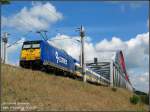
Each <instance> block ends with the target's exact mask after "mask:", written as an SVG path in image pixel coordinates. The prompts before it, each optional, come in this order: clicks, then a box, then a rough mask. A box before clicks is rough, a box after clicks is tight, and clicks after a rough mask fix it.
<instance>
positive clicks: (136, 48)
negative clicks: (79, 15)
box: [96, 32, 149, 68]
mask: <svg viewBox="0 0 150 112" xmlns="http://www.w3.org/2000/svg"><path fill="white" fill-rule="evenodd" d="M96 49H97V50H101V49H102V50H122V51H123V52H124V55H125V60H126V63H127V66H128V67H129V68H132V67H142V66H143V67H145V66H144V65H145V64H147V62H148V56H149V32H148V33H144V34H139V35H137V36H136V37H135V38H132V39H130V40H128V41H122V40H121V39H120V38H118V37H113V38H112V40H110V41H108V40H107V39H104V40H102V41H101V42H99V43H97V44H96Z"/></svg>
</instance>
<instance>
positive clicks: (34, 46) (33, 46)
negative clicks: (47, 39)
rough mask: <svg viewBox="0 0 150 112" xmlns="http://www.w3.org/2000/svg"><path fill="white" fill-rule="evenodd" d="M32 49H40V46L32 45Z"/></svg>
mask: <svg viewBox="0 0 150 112" xmlns="http://www.w3.org/2000/svg"><path fill="white" fill-rule="evenodd" d="M32 48H40V44H32Z"/></svg>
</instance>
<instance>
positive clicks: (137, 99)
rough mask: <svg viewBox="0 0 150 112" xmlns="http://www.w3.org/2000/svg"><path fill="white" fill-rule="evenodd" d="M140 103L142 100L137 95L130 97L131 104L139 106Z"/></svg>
mask: <svg viewBox="0 0 150 112" xmlns="http://www.w3.org/2000/svg"><path fill="white" fill-rule="evenodd" d="M139 101H140V98H139V96H137V95H133V96H132V97H130V102H131V103H133V104H137V103H138V102H139Z"/></svg>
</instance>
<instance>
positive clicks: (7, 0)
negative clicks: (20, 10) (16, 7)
mask: <svg viewBox="0 0 150 112" xmlns="http://www.w3.org/2000/svg"><path fill="white" fill-rule="evenodd" d="M0 3H1V4H9V3H10V0H0Z"/></svg>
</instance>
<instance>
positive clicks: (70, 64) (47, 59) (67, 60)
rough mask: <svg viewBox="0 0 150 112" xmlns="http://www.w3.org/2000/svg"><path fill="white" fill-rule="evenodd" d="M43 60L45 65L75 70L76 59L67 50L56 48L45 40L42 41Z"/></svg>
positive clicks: (70, 70)
mask: <svg viewBox="0 0 150 112" xmlns="http://www.w3.org/2000/svg"><path fill="white" fill-rule="evenodd" d="M41 60H42V62H43V65H49V66H53V67H56V68H59V69H62V70H64V71H69V72H71V73H73V72H74V71H75V65H74V61H75V60H74V59H73V58H72V57H71V56H69V55H68V54H67V53H66V52H65V51H63V50H61V49H58V48H55V47H53V46H52V45H50V44H49V43H47V42H45V41H42V42H41Z"/></svg>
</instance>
